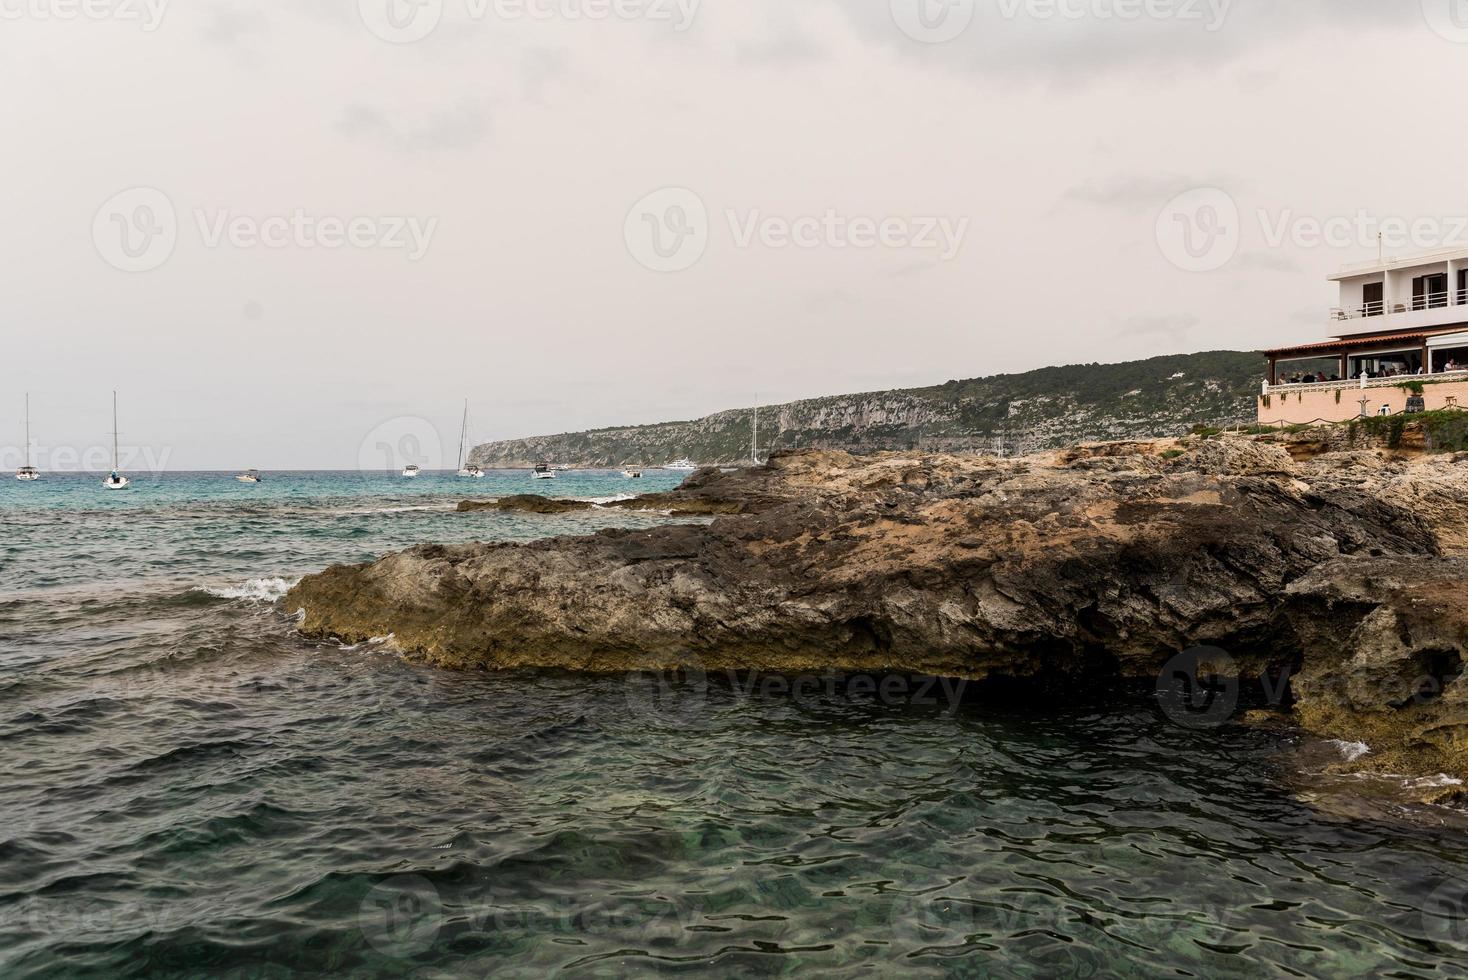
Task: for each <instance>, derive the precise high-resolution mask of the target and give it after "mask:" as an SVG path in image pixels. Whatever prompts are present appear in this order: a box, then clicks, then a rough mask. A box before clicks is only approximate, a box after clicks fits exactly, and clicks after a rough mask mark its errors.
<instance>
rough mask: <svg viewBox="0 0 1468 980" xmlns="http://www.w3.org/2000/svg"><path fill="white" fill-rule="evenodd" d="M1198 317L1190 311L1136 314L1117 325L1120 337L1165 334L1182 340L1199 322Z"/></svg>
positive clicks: (1175, 339)
mask: <svg viewBox="0 0 1468 980" xmlns="http://www.w3.org/2000/svg"><path fill="white" fill-rule="evenodd" d="M1199 322H1200V321H1199V320H1198V318H1197V317H1195V316H1193V315H1192V314H1190V313H1183V314H1176V315H1172V316H1134V317H1128V318H1127V319H1125V320H1123V321H1121V323H1120V324H1119V325H1118V326H1117V329H1116V336H1118V337H1152V336H1163V337H1168V338H1171V339H1172V340H1173V341H1174V342H1178V343H1180V342H1182V341H1183V340H1184V339H1185V338H1186V337H1187V335H1188V331H1190V330H1192V329H1193V328H1194V327H1196V326H1197V325H1198V324H1199Z"/></svg>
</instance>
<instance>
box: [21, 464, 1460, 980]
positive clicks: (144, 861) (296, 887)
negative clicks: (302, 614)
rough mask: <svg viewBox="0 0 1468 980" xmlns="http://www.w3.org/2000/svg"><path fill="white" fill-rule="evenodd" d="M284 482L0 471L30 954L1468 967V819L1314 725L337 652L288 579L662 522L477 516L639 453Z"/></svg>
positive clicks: (951, 970) (43, 958) (599, 483)
mask: <svg viewBox="0 0 1468 980" xmlns="http://www.w3.org/2000/svg"><path fill="white" fill-rule="evenodd" d="M679 479H680V477H679V476H678V475H677V474H656V473H649V479H647V480H645V481H642V482H641V483H640V484H630V486H631V487H632V488H634V489H636V490H639V491H645V490H654V489H660V488H662V487H666V486H671V485H674V484H676V483H677V482H678V480H679ZM266 480H267V482H266V483H265V484H263V485H260V486H249V485H244V484H237V483H235V482H234V481H233V480H232V479H231V475H230V474H173V475H166V476H163V477H160V478H158V479H156V480H152V479H149V478H143V479H142V480H140V481H139V483H138V484H137V485H136V487H135V489H133V490H131V491H128V492H126V493H107V492H104V491H103V490H102V489H101V488H100V486H98V478H96V477H64V476H50V477H48V478H47V479H46V480H44V481H42V482H41V483H39V484H33V485H23V484H14V485H0V814H3V817H4V819H3V822H0V976H4V977H7V978H10V977H62V976H65V977H73V976H81V977H133V976H138V977H142V976H163V977H192V976H200V975H216V974H217V975H222V976H237V977H259V976H269V977H288V976H295V975H317V974H323V973H329V974H332V975H346V976H363V977H368V976H383V977H387V976H403V975H419V976H429V977H449V976H476V977H477V976H487V975H491V974H493V975H495V976H526V977H531V976H535V977H539V976H543V975H546V974H548V973H555V972H560V973H563V974H564V975H567V976H586V977H601V976H628V975H650V974H689V975H694V974H707V975H715V976H748V975H757V976H765V975H768V976H776V975H779V976H785V975H795V974H801V975H805V974H810V975H815V976H829V977H870V976H899V975H900V976H910V975H916V976H951V977H1008V976H1036V977H1053V976H1058V977H1099V976H1137V975H1146V976H1152V975H1161V974H1167V975H1176V976H1208V977H1214V976H1248V977H1254V976H1334V975H1368V974H1382V975H1390V976H1401V977H1444V976H1462V975H1464V974H1465V972H1468V946H1465V942H1468V917H1465V915H1464V900H1465V897H1468V884H1465V883H1468V838H1465V836H1464V833H1463V831H1462V830H1461V829H1460V828H1459V827H1458V826H1456V825H1452V824H1448V825H1444V826H1440V827H1433V826H1430V825H1428V824H1427V823H1425V822H1424V821H1422V820H1420V819H1419V820H1417V821H1416V822H1408V821H1406V820H1395V819H1387V818H1385V817H1384V816H1379V817H1374V818H1373V817H1362V816H1359V815H1355V816H1336V815H1332V812H1331V811H1330V810H1329V809H1322V808H1320V807H1318V806H1314V805H1311V804H1309V803H1307V802H1305V801H1304V799H1303V798H1302V797H1301V795H1300V791H1299V790H1298V788H1294V789H1292V788H1291V786H1292V785H1293V784H1292V782H1291V781H1290V780H1289V779H1287V778H1286V777H1287V772H1288V769H1289V767H1290V765H1292V764H1293V760H1294V749H1295V746H1294V745H1293V743H1292V742H1291V741H1290V740H1289V739H1285V738H1282V737H1280V736H1274V735H1268V734H1264V733H1260V732H1257V731H1251V730H1248V729H1244V728H1241V727H1225V728H1223V729H1220V730H1218V731H1199V730H1194V729H1190V728H1184V727H1180V726H1178V725H1175V724H1172V723H1170V722H1169V721H1168V720H1167V719H1166V717H1165V716H1164V715H1163V714H1162V713H1161V712H1160V711H1159V710H1158V709H1157V705H1156V704H1155V703H1153V700H1152V698H1151V697H1150V696H1149V695H1148V693H1147V691H1146V690H1145V689H1124V690H1113V691H1095V692H1090V694H1088V695H1087V696H1086V697H1080V696H1076V695H1070V696H1066V697H1058V696H1057V697H1053V698H1051V699H1050V700H1048V701H1044V702H1042V703H1040V704H1037V705H1033V706H1031V708H1030V709H1028V710H1020V709H1018V708H1017V707H1016V706H1014V705H1012V704H1008V703H1004V702H1003V701H1000V702H999V703H996V701H995V699H992V698H986V697H983V696H979V694H978V693H976V692H974V691H970V690H964V689H959V688H954V687H952V686H946V687H945V686H943V685H939V684H929V683H928V682H923V681H918V680H900V679H899V680H898V681H897V683H891V682H892V681H893V680H894V679H890V678H889V679H886V680H887V681H888V682H889V683H888V684H887V686H885V687H879V686H878V684H877V682H878V681H879V680H881V679H874V678H804V679H796V680H794V681H792V680H791V679H782V678H748V677H734V678H727V677H717V676H714V677H708V676H704V675H701V674H698V673H696V672H694V673H692V674H688V675H683V676H679V677H676V678H674V677H649V676H643V675H634V676H626V677H621V676H618V677H580V676H573V675H568V674H561V673H514V674H503V675H492V674H450V673H445V672H441V671H436V670H431V669H427V668H422V667H417V666H413V665H409V664H405V663H403V662H402V661H401V660H400V659H399V658H397V657H396V656H394V655H393V654H392V652H391V651H390V650H388V649H386V648H385V647H384V646H381V645H378V646H374V645H371V644H368V645H363V646H360V647H344V646H342V645H340V644H336V643H319V642H311V641H307V640H305V639H303V638H301V637H300V636H299V635H297V634H296V633H294V631H293V619H292V618H291V617H290V616H289V615H288V611H287V610H283V609H280V608H278V604H276V603H275V602H274V601H273V600H274V598H275V597H277V596H278V595H279V594H280V593H281V592H282V591H283V590H284V588H285V587H286V586H287V585H288V584H289V583H291V582H293V581H295V580H296V579H297V578H299V577H300V576H301V575H303V574H307V573H309V572H312V571H314V570H317V569H320V568H322V567H323V566H325V565H326V564H328V563H331V562H337V561H357V560H364V559H367V558H370V557H372V556H375V555H378V554H381V553H384V552H386V551H389V550H392V549H395V548H399V547H403V546H406V545H409V544H413V543H417V542H420V541H427V540H433V541H468V540H508V541H524V540H531V539H533V538H537V537H542V536H546V535H553V534H565V533H589V532H592V531H594V530H597V529H600V528H604V527H629V526H631V527H641V526H650V525H652V524H656V523H660V522H662V521H663V520H664V519H663V518H659V517H656V516H649V515H633V514H627V513H623V512H620V511H592V512H588V513H581V514H573V515H565V516H556V517H536V516H531V515H511V514H493V513H476V514H457V513H455V512H453V510H452V507H453V505H454V503H455V502H456V501H457V500H459V499H461V498H463V497H464V496H469V495H472V496H475V497H487V496H494V495H496V494H499V493H506V492H543V493H549V494H555V495H558V496H580V497H585V498H609V497H613V496H617V495H620V494H624V493H626V492H627V491H628V489H629V483H628V482H627V481H624V480H622V479H621V478H620V476H619V475H617V474H608V473H575V474H566V475H565V476H563V478H562V479H560V480H557V481H556V482H555V483H554V484H550V485H546V484H533V483H532V481H530V480H528V479H527V478H526V477H525V476H524V474H518V473H517V474H495V475H493V476H492V477H491V478H490V479H487V480H485V481H475V482H473V483H470V482H469V481H461V480H458V479H457V478H454V477H452V476H449V475H428V476H425V477H423V478H421V479H420V480H419V481H417V482H415V483H409V482H408V481H403V480H401V479H399V478H396V477H389V476H377V475H370V476H364V475H362V474H356V473H336V474H330V473H315V474H266ZM1418 816H1419V817H1420V816H1421V815H1420V814H1419V815H1418Z"/></svg>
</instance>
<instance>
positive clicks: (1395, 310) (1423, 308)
mask: <svg viewBox="0 0 1468 980" xmlns="http://www.w3.org/2000/svg"><path fill="white" fill-rule="evenodd" d="M1330 321H1331V323H1332V324H1334V325H1335V326H1336V328H1337V330H1341V331H1344V332H1343V333H1340V334H1339V336H1348V335H1350V334H1358V333H1380V332H1386V331H1399V330H1415V329H1417V328H1419V327H1449V326H1452V325H1454V324H1457V323H1464V322H1468V289H1459V290H1452V291H1450V292H1440V293H1426V294H1424V295H1421V296H1413V297H1411V298H1410V299H1407V300H1405V301H1399V302H1395V303H1390V304H1388V303H1385V302H1371V303H1363V304H1361V305H1360V306H1353V307H1349V308H1343V307H1339V306H1337V307H1333V308H1332V309H1331V311H1330ZM1347 323H1348V324H1350V326H1349V327H1344V326H1342V324H1347Z"/></svg>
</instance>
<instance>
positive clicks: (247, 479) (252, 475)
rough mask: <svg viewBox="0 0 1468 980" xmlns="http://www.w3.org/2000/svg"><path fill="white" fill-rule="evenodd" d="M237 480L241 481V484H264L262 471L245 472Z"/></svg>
mask: <svg viewBox="0 0 1468 980" xmlns="http://www.w3.org/2000/svg"><path fill="white" fill-rule="evenodd" d="M235 479H236V480H239V481H240V482H241V483H263V482H264V481H263V480H261V479H260V471H259V470H245V471H244V472H243V473H241V474H240V475H239V476H237V477H235Z"/></svg>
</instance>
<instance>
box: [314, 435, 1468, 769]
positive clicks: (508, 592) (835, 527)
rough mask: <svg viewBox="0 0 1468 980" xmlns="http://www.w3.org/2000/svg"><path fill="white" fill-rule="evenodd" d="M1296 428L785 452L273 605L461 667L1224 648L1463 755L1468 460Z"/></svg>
mask: <svg viewBox="0 0 1468 980" xmlns="http://www.w3.org/2000/svg"><path fill="white" fill-rule="evenodd" d="M1309 438H1313V437H1309ZM1312 446H1313V448H1311V447H1310V446H1307V447H1306V448H1304V449H1301V447H1300V446H1298V445H1296V444H1294V443H1291V442H1290V441H1289V440H1288V439H1287V438H1286V437H1267V438H1263V439H1244V438H1232V437H1231V438H1225V439H1189V440H1183V441H1176V440H1162V441H1149V442H1132V443H1119V444H1101V445H1094V446H1083V447H1078V448H1075V449H1070V450H1062V451H1056V452H1051V453H1046V454H1041V455H1037V456H1032V457H1027V458H1023V459H1017V460H999V459H990V458H983V457H974V456H952V455H911V454H885V455H878V456H869V457H853V456H849V455H847V454H845V453H842V452H834V451H825V452H811V451H808V452H803V453H792V454H783V455H777V456H776V457H775V458H774V459H772V460H771V462H770V463H769V465H767V466H764V467H761V468H758V469H746V470H740V471H737V472H732V473H721V472H719V471H717V470H705V471H702V472H700V473H698V474H696V475H695V476H694V477H692V478H690V479H689V480H688V481H687V482H686V483H685V485H684V486H683V487H682V488H680V489H679V490H677V491H674V492H672V493H670V494H661V495H651V496H649V497H643V498H638V499H637V500H635V501H627V502H624V503H623V504H622V505H623V506H631V507H641V508H649V509H657V510H660V511H664V512H669V513H683V514H703V515H725V516H720V517H718V519H716V520H714V521H712V522H711V523H706V524H700V525H689V524H676V523H670V524H668V525H665V526H660V527H657V528H654V529H651V530H638V531H626V530H612V531H603V532H601V533H599V534H596V535H594V536H590V537H583V538H557V539H553V540H546V541H539V542H535V543H531V544H525V545H507V544H498V545H497V544H475V545H456V546H442V545H424V546H421V547H417V548H413V549H411V550H409V551H406V552H403V553H401V554H396V555H391V556H388V557H385V558H383V559H381V560H379V561H376V562H372V563H369V564H365V565H358V566H350V567H335V568H331V569H328V570H327V571H325V572H323V573H321V574H320V575H316V576H312V577H309V578H307V579H305V580H304V581H302V582H301V583H300V584H299V585H298V586H296V588H295V589H293V590H292V592H291V593H290V595H289V596H287V598H286V600H285V601H286V604H287V606H288V608H290V609H292V610H294V609H298V608H299V609H303V610H304V619H303V621H302V626H301V628H302V630H303V631H304V632H306V633H307V634H310V635H316V636H336V637H339V638H340V639H342V640H345V641H348V642H358V641H362V640H366V639H368V638H371V637H376V636H384V635H387V634H393V635H394V636H395V638H396V642H397V644H398V645H399V646H400V647H401V648H402V649H404V650H405V651H407V652H408V653H409V654H410V655H413V656H416V657H420V658H422V659H424V660H426V661H429V662H432V663H435V664H439V665H442V666H447V667H456V668H486V669H499V668H510V667H555V668H567V669H574V670H583V671H627V670H637V669H645V668H659V669H661V668H671V667H679V666H697V667H702V668H704V669H740V670H756V671H782V672H804V671H822V670H842V671H856V670H863V671H886V670H892V671H910V672H921V673H927V674H936V675H942V676H951V677H962V678H969V679H974V680H986V679H995V678H1005V679H1016V680H1023V681H1043V682H1046V683H1085V682H1086V680H1087V679H1088V678H1098V677H1101V678H1117V677H1121V678H1126V677H1134V678H1155V677H1156V676H1157V675H1158V672H1159V670H1160V669H1161V668H1162V667H1163V665H1164V664H1167V663H1168V662H1169V660H1170V659H1172V658H1173V657H1175V656H1176V655H1177V654H1178V653H1179V651H1185V650H1188V649H1190V648H1195V647H1200V646H1212V647H1219V648H1222V649H1224V650H1226V651H1228V653H1229V655H1230V657H1231V658H1232V661H1233V663H1234V664H1236V666H1237V669H1238V671H1239V672H1240V673H1241V674H1242V675H1244V676H1246V677H1259V676H1264V675H1271V676H1273V675H1279V674H1285V675H1289V676H1291V677H1292V678H1293V682H1294V683H1293V687H1292V691H1293V696H1294V717H1295V718H1296V719H1297V720H1298V721H1299V722H1301V723H1303V724H1304V725H1306V726H1307V727H1309V728H1310V729H1311V730H1314V731H1317V732H1320V733H1321V734H1324V735H1327V736H1329V737H1332V738H1341V739H1346V740H1362V741H1366V742H1368V743H1369V744H1370V745H1371V746H1372V747H1373V756H1372V758H1373V761H1374V762H1375V763H1376V764H1378V765H1387V764H1390V765H1392V766H1397V767H1399V768H1400V770H1401V771H1407V772H1419V771H1420V772H1428V771H1432V772H1437V771H1446V772H1449V773H1452V774H1455V775H1459V776H1465V775H1468V682H1463V681H1461V680H1460V679H1459V675H1460V674H1461V664H1462V659H1463V653H1464V648H1465V645H1468V602H1465V600H1464V598H1463V597H1464V596H1465V595H1468V593H1465V592H1464V589H1463V585H1464V583H1465V580H1468V559H1465V560H1463V561H1459V560H1458V559H1457V558H1456V557H1455V556H1456V555H1457V553H1459V552H1460V551H1462V550H1463V548H1464V546H1465V544H1468V461H1465V460H1464V459H1462V458H1460V457H1454V456H1438V457H1432V456H1422V455H1420V454H1410V453H1408V454H1403V453H1392V452H1384V451H1379V450H1376V449H1372V448H1369V447H1361V446H1357V447H1356V448H1354V449H1337V448H1333V447H1330V446H1327V445H1324V444H1312ZM1363 764H1366V763H1363Z"/></svg>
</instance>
